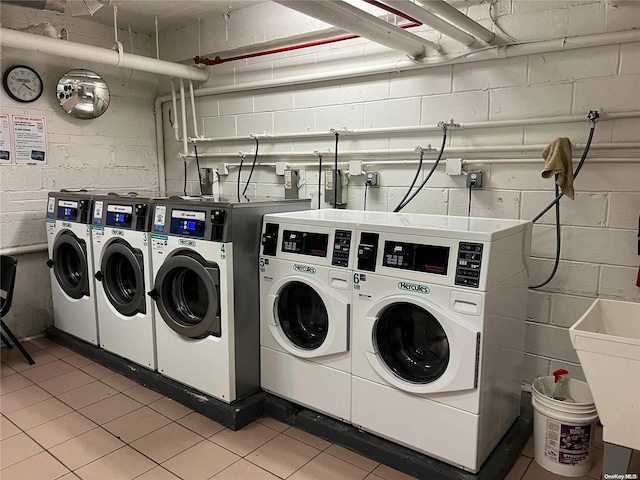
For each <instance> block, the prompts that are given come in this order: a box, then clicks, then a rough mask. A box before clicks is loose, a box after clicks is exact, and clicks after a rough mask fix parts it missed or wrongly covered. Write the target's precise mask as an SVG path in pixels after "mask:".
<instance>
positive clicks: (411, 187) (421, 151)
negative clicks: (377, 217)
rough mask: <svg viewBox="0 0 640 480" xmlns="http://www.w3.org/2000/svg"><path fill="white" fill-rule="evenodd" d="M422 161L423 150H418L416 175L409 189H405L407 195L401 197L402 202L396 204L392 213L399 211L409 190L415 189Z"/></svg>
mask: <svg viewBox="0 0 640 480" xmlns="http://www.w3.org/2000/svg"><path fill="white" fill-rule="evenodd" d="M423 160H424V150H422V149H420V162H419V163H418V169H417V170H416V174H415V176H414V177H413V181H412V182H411V185H409V188H408V189H407V193H405V194H404V197H402V200H400V202H398V206H397V207H396V208H394V209H393V211H394V212H399V211H400V208H401V207H402V204H403V203H404V201H405V200H406V199H407V197H408V196H409V194H410V193H411V190H413V187H415V185H416V182H417V181H418V177H419V176H420V172H421V171H422V161H423Z"/></svg>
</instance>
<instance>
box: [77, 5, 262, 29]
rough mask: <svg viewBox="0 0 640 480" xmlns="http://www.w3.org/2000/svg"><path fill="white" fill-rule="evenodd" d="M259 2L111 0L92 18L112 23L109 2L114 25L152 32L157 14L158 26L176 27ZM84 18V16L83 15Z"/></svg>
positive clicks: (100, 21) (107, 23) (102, 22)
mask: <svg viewBox="0 0 640 480" xmlns="http://www.w3.org/2000/svg"><path fill="white" fill-rule="evenodd" d="M257 3H260V1H258V0H115V1H114V0H111V3H110V4H109V5H108V6H105V7H102V8H101V9H100V10H98V11H97V12H96V13H95V14H94V15H93V18H92V20H94V21H96V22H98V23H101V24H103V25H110V26H113V5H114V4H115V5H116V6H117V7H118V26H119V27H120V28H128V27H127V26H128V25H131V29H132V30H133V31H134V32H139V33H146V34H149V35H152V34H153V33H154V31H155V21H154V16H155V15H157V16H158V28H159V29H160V30H164V29H167V28H179V27H183V26H187V25H193V22H194V21H196V20H197V19H198V18H203V17H205V16H210V15H215V14H220V15H221V14H223V13H225V12H228V11H233V10H238V9H240V8H244V7H247V6H250V5H255V4H257ZM87 18H88V17H87Z"/></svg>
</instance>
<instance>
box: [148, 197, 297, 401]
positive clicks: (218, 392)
mask: <svg viewBox="0 0 640 480" xmlns="http://www.w3.org/2000/svg"><path fill="white" fill-rule="evenodd" d="M308 208H309V200H282V201H275V200H264V201H259V200H251V201H248V200H243V201H241V202H233V201H225V200H224V199H220V200H216V199H215V198H165V199H156V200H154V202H153V219H152V220H153V221H152V228H151V230H152V234H151V260H152V269H153V279H154V285H153V289H152V290H151V292H150V295H151V297H152V298H153V299H154V300H155V302H154V303H155V324H156V346H157V360H158V371H159V372H160V373H162V374H163V375H166V376H168V377H170V378H172V379H174V380H177V381H178V382H181V383H183V384H185V385H188V386H190V387H192V388H195V389H197V390H200V391H202V392H204V393H206V394H208V395H211V396H213V397H215V398H217V399H219V400H221V401H224V402H227V403H231V402H233V401H235V400H238V399H240V398H243V397H246V396H248V395H250V394H252V393H255V392H257V391H258V390H259V389H260V338H259V330H260V319H259V289H258V255H259V246H260V230H261V226H262V217H263V215H264V214H265V213H270V212H283V211H292V210H302V209H308Z"/></svg>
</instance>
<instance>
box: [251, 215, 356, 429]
mask: <svg viewBox="0 0 640 480" xmlns="http://www.w3.org/2000/svg"><path fill="white" fill-rule="evenodd" d="M366 215H367V214H366V213H365V212H355V211H347V210H336V209H333V210H310V211H307V212H293V213H283V214H276V215H265V217H264V227H263V233H262V256H261V258H260V297H261V303H260V309H261V329H260V345H261V347H260V359H261V385H262V388H263V389H264V390H266V391H268V392H270V393H272V394H274V395H276V396H280V397H283V398H286V399H288V400H290V401H292V402H295V403H298V404H301V405H305V406H307V407H309V408H311V409H313V410H316V411H319V412H322V413H325V414H327V415H330V416H332V417H336V418H339V419H341V420H344V421H347V422H348V421H350V419H351V346H350V336H351V325H350V317H351V283H352V280H351V276H352V268H353V262H354V259H355V247H354V245H355V229H356V227H357V225H358V222H360V221H363V219H364V218H366Z"/></svg>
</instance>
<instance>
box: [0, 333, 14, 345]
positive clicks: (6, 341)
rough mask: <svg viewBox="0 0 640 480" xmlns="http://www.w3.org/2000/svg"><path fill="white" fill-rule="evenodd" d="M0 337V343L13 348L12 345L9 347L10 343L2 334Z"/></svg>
mask: <svg viewBox="0 0 640 480" xmlns="http://www.w3.org/2000/svg"><path fill="white" fill-rule="evenodd" d="M0 336H1V337H2V343H4V345H5V347H7V348H13V345H11V342H9V339H8V338H7V337H5V336H4V333H0Z"/></svg>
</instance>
